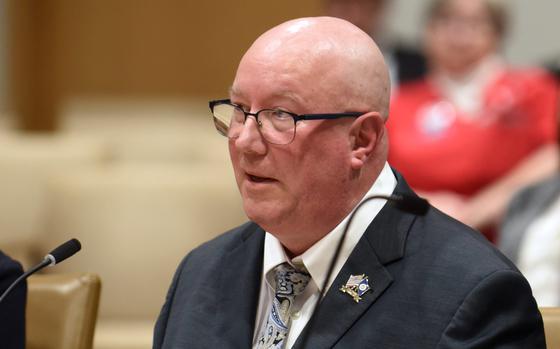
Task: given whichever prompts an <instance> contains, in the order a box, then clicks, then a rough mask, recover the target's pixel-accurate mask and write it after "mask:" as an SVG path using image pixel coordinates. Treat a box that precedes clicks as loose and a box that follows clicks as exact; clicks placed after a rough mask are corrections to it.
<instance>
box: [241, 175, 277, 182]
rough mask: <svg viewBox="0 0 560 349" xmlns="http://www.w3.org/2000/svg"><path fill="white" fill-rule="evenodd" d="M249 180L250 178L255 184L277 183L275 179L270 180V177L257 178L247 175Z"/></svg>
mask: <svg viewBox="0 0 560 349" xmlns="http://www.w3.org/2000/svg"><path fill="white" fill-rule="evenodd" d="M247 178H249V180H250V181H251V182H255V183H266V182H274V181H276V180H275V179H273V178H269V177H260V176H255V175H252V174H249V173H247Z"/></svg>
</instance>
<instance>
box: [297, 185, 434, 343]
mask: <svg viewBox="0 0 560 349" xmlns="http://www.w3.org/2000/svg"><path fill="white" fill-rule="evenodd" d="M379 199H381V200H386V201H387V202H388V203H389V204H390V205H392V206H394V207H395V208H397V209H398V210H400V211H403V212H406V213H411V214H414V215H417V216H424V215H425V214H426V213H427V212H428V210H429V208H430V204H429V203H428V200H426V199H424V198H421V197H418V196H413V195H409V194H402V193H396V194H393V195H373V196H370V197H368V198H367V199H365V200H363V201H362V202H360V204H359V205H358V206H356V208H355V209H354V211H352V214H350V218H348V222H346V225H345V226H344V231H343V232H342V235H341V236H340V240H338V244H337V245H336V249H335V251H334V254H333V256H332V258H331V261H330V263H329V268H328V269H327V275H326V277H325V281H323V287H322V288H321V293H320V294H319V297H318V298H317V301H316V302H315V306H314V307H313V312H312V313H311V316H310V317H309V321H308V322H307V326H306V328H307V329H308V330H305V331H306V332H305V333H304V334H303V336H304V337H303V338H302V340H301V344H302V345H301V348H305V346H306V345H307V341H308V339H309V334H310V331H311V329H312V327H313V322H314V320H315V314H316V313H317V309H318V308H319V306H320V303H321V301H322V300H323V297H324V296H325V293H327V286H328V284H329V280H330V279H331V276H332V273H333V270H334V266H335V264H336V262H337V260H338V256H339V255H340V251H341V250H342V245H343V244H344V239H345V238H346V234H347V233H348V228H349V227H350V224H352V220H353V219H354V215H355V214H356V212H358V210H359V209H360V207H362V206H363V205H364V204H365V203H366V202H369V201H372V200H379Z"/></svg>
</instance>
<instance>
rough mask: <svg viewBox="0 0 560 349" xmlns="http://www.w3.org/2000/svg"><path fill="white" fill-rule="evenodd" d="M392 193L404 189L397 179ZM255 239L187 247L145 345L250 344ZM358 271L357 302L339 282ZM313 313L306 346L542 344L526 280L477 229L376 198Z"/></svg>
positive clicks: (258, 244) (257, 254) (249, 229)
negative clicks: (363, 289) (361, 291)
mask: <svg viewBox="0 0 560 349" xmlns="http://www.w3.org/2000/svg"><path fill="white" fill-rule="evenodd" d="M395 191H396V192H400V193H403V192H404V193H407V192H410V189H409V188H408V186H407V185H406V183H405V182H404V180H403V179H402V178H401V177H400V176H399V177H398V185H397V188H396V190H395ZM263 244H264V232H263V230H262V229H261V228H260V227H259V226H257V225H256V224H254V223H251V222H249V223H246V224H244V225H242V226H240V227H238V228H235V229H233V230H231V231H229V232H227V233H226V234H224V235H222V236H220V237H218V238H216V239H214V240H212V241H210V242H208V243H206V244H204V245H202V246H200V247H199V248H197V249H195V250H193V251H192V252H191V253H190V254H189V255H187V256H186V257H185V259H184V260H183V261H182V262H181V264H180V265H179V267H178V270H177V272H176V274H175V277H174V279H173V282H172V285H171V288H170V290H169V293H168V295H167V299H166V302H165V305H164V306H163V309H162V311H161V314H160V316H159V319H158V321H157V324H156V327H155V333H154V348H250V347H251V342H252V338H253V330H254V322H255V313H256V309H257V302H258V296H259V286H260V276H261V271H262V257H263ZM362 273H364V274H366V275H367V276H368V277H369V281H370V286H371V287H372V289H373V292H369V293H366V294H365V295H364V296H363V300H362V301H360V302H359V303H355V302H354V300H353V299H352V298H351V297H349V296H348V295H346V294H343V293H341V292H340V291H339V290H338V289H339V288H340V286H342V285H344V284H345V283H346V281H347V280H348V277H349V275H350V274H362ZM315 315H316V317H317V318H316V321H315V323H314V326H313V328H311V329H310V328H306V329H304V332H303V333H306V332H310V340H309V342H308V344H307V346H306V348H313V349H320V348H380V349H388V348H389V349H390V348H402V349H411V348H414V349H421V348H462V349H464V348H485V349H487V348H523V349H527V348H531V349H538V348H545V341H544V331H543V324H542V318H541V316H540V313H539V311H538V309H537V306H536V303H535V301H534V299H533V297H532V295H531V289H530V287H529V285H528V284H527V282H526V280H525V279H524V278H523V276H522V275H521V274H520V273H519V271H518V270H517V269H516V268H515V267H514V266H513V265H512V264H511V263H510V262H509V261H508V260H507V259H506V258H505V257H504V256H503V255H501V254H500V253H499V252H498V251H497V250H496V249H494V248H493V247H492V246H491V245H490V244H489V243H488V242H487V241H486V240H485V239H484V238H483V237H482V236H481V235H480V234H479V233H478V232H475V231H473V230H471V229H469V228H467V227H466V226H464V225H462V224H461V223H459V222H457V221H455V220H453V219H451V218H449V217H448V216H446V215H444V214H443V213H441V212H439V211H437V210H436V209H434V208H431V209H430V210H429V212H428V213H427V214H426V215H425V216H415V215H413V214H408V213H403V212H400V211H398V210H397V209H396V208H394V207H393V206H391V205H385V207H384V208H383V209H382V210H381V212H380V213H379V214H378V215H377V217H376V218H375V219H374V220H373V222H372V223H371V224H370V226H369V227H368V228H367V230H366V231H365V233H364V235H363V236H362V238H361V240H360V241H359V243H358V244H357V246H356V248H355V249H354V251H353V252H352V254H351V255H350V257H349V259H348V260H347V261H346V263H345V264H344V266H343V268H342V270H341V272H340V273H339V274H338V275H337V277H336V279H335V281H334V283H333V285H332V287H331V288H330V289H329V290H328V293H327V294H326V296H325V298H324V300H323V301H322V303H321V305H320V307H319V309H318V311H317V312H316V314H315ZM294 347H295V348H301V336H300V338H299V339H298V341H297V342H296V344H295V346H294Z"/></svg>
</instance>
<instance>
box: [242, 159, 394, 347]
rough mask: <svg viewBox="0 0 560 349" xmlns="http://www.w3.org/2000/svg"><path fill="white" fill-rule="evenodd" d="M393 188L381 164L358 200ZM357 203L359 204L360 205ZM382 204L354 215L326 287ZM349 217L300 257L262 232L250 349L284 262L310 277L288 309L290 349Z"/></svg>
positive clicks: (374, 203) (263, 322)
mask: <svg viewBox="0 0 560 349" xmlns="http://www.w3.org/2000/svg"><path fill="white" fill-rule="evenodd" d="M396 185H397V180H396V178H395V176H394V175H393V172H392V171H391V168H390V167H389V164H387V163H385V166H384V167H383V170H382V171H381V173H380V174H379V177H378V178H377V180H376V181H375V183H373V185H372V187H371V188H370V189H369V191H368V192H367V193H366V195H365V196H364V197H363V198H362V200H361V201H363V200H365V199H366V198H368V197H370V196H373V195H391V194H392V193H393V190H394V189H395V187H396ZM361 201H360V202H361ZM385 203H386V201H384V200H371V201H369V202H367V203H365V204H364V206H363V207H362V208H360V210H358V212H357V213H356V215H355V216H354V219H353V221H352V225H351V226H350V228H349V230H348V233H347V235H346V239H345V241H344V245H343V247H342V250H341V251H340V255H339V257H338V261H337V263H336V265H335V267H334V270H333V273H332V277H331V279H330V280H329V284H328V287H330V285H331V284H332V282H333V280H334V279H335V277H336V275H337V274H338V273H339V272H340V270H341V269H342V266H343V265H344V263H345V262H346V260H347V259H348V257H349V256H350V253H351V252H352V250H353V249H354V247H355V246H356V244H357V243H358V241H359V240H360V238H361V237H362V235H363V233H364V232H365V230H366V228H367V227H368V226H369V224H370V223H371V222H372V221H373V219H374V218H375V216H377V214H378V213H379V211H381V209H382V208H383V206H384V205H385ZM349 217H350V214H349V215H348V216H347V217H346V218H344V219H343V220H342V222H340V223H339V224H338V225H337V226H336V227H335V228H334V229H333V230H332V231H331V232H330V233H328V234H327V235H325V236H324V237H323V238H322V239H321V240H319V241H317V242H316V243H315V244H314V245H313V246H311V247H310V248H309V249H308V250H307V251H305V252H304V253H303V254H301V255H299V256H297V257H295V258H293V259H290V258H289V257H288V256H287V255H286V252H285V250H284V248H283V247H282V245H281V244H280V241H278V239H276V238H275V237H274V236H273V235H272V234H270V233H268V232H266V235H265V240H264V257H263V274H262V279H261V289H260V294H259V304H258V308H257V315H256V321H255V331H254V333H253V347H255V345H256V343H257V341H258V339H259V335H260V334H261V331H262V328H263V327H264V326H266V321H267V319H268V314H269V312H270V307H271V306H272V300H273V299H274V289H275V280H274V273H273V272H271V271H272V270H273V269H274V268H275V267H276V266H277V265H279V264H282V263H284V262H287V263H290V264H292V265H293V266H295V267H300V268H301V266H303V267H305V269H306V270H307V271H308V272H309V274H311V280H310V281H309V284H308V285H307V287H306V288H305V291H304V292H303V294H301V295H299V296H297V297H296V298H295V301H294V304H293V305H292V308H291V309H290V312H291V323H290V329H289V332H288V337H287V338H286V344H285V348H291V347H292V346H293V345H294V343H295V341H296V339H297V338H298V336H299V335H300V333H301V331H302V330H303V328H304V327H305V325H306V324H307V321H308V320H309V318H310V317H311V314H312V313H313V308H314V306H315V302H316V301H317V298H318V297H319V295H320V288H321V286H322V285H323V282H324V280H325V277H326V273H327V269H328V264H329V262H330V260H331V257H332V256H333V254H334V252H335V249H336V245H337V243H338V241H339V239H340V236H341V234H342V233H343V230H344V226H345V225H346V222H347V221H348V219H349Z"/></svg>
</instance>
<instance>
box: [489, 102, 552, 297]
mask: <svg viewBox="0 0 560 349" xmlns="http://www.w3.org/2000/svg"><path fill="white" fill-rule="evenodd" d="M558 131H559V132H560V109H559V113H558ZM558 147H559V148H560V137H559V138H558ZM498 247H499V248H500V250H502V252H504V254H506V255H507V256H508V257H509V258H510V259H511V260H512V261H513V262H514V263H515V264H516V265H517V267H518V268H519V270H520V271H521V272H522V273H523V275H525V277H526V278H527V280H528V281H529V283H530V284H531V288H532V289H533V295H534V297H535V299H536V301H537V304H538V305H539V306H540V307H557V306H560V171H557V172H556V173H554V174H553V175H552V176H551V177H549V178H546V179H544V180H542V181H540V182H538V183H536V184H533V185H530V186H528V187H527V188H524V189H522V190H521V191H519V192H518V193H517V194H516V195H515V196H514V198H513V199H512V201H511V203H510V205H509V207H508V210H507V214H506V215H505V217H504V221H503V224H502V225H501V229H500V231H499V236H498Z"/></svg>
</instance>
